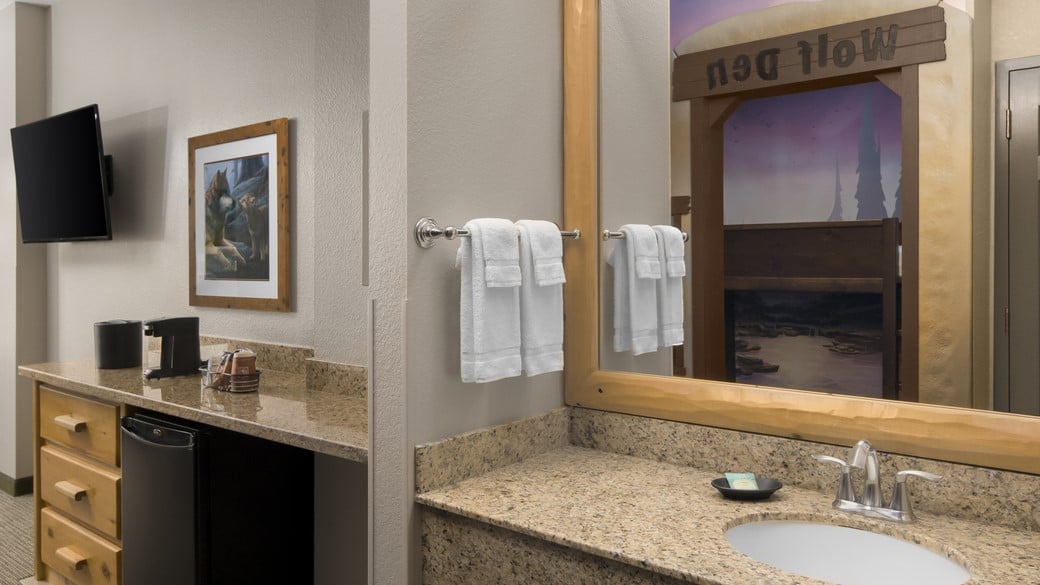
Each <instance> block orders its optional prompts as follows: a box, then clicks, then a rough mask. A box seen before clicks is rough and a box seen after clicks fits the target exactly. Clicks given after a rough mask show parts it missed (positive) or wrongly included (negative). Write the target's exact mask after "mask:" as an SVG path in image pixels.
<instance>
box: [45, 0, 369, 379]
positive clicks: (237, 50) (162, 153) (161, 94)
mask: <svg viewBox="0 0 1040 585" xmlns="http://www.w3.org/2000/svg"><path fill="white" fill-rule="evenodd" d="M366 6H367V4H366V3H365V2H361V1H359V0H352V1H350V2H334V1H332V0H320V1H316V0H311V1H306V2H292V3H285V2H276V1H273V0H232V1H227V2H218V3H212V2H204V1H201V0H191V1H186V2H160V1H152V0H148V1H141V2H124V1H120V0H93V1H91V2H66V3H58V4H56V5H55V6H54V7H53V8H52V9H51V12H52V38H53V45H52V52H51V67H52V69H51V75H50V79H51V98H50V108H49V110H50V111H51V112H62V111H66V110H68V109H71V108H75V107H79V106H81V105H84V104H88V103H93V102H97V103H98V104H99V107H100V110H101V116H102V122H103V124H102V130H103V133H104V138H105V147H106V150H107V151H108V152H109V153H110V154H112V155H113V156H114V159H115V189H116V193H115V195H114V197H113V199H112V205H113V219H112V222H113V230H114V239H113V241H111V242H91V243H80V244H57V245H51V246H49V280H50V286H49V287H48V291H49V295H48V299H49V311H48V312H49V315H50V317H51V319H50V323H49V326H48V339H49V344H50V346H49V351H50V357H51V358H52V359H72V358H77V357H84V356H88V355H90V352H91V347H92V346H91V344H92V337H91V336H92V328H91V325H92V323H94V322H95V321H100V320H105V319H113V318H134V319H148V318H152V317H159V316H163V315H198V316H199V317H200V319H201V329H202V331H203V332H205V333H212V334H219V335H224V336H230V337H236V338H240V339H258V340H265V341H272V342H283V343H292V344H299V345H308V346H313V345H317V344H318V343H317V342H318V341H320V342H321V343H320V346H319V347H316V349H317V350H318V354H319V355H320V356H321V357H326V358H329V359H335V360H339V361H346V362H350V363H357V364H363V363H364V359H365V356H366V353H367V343H366V341H365V338H364V330H365V329H364V319H363V315H364V314H365V309H364V307H365V298H364V294H363V292H362V289H361V287H360V282H359V279H360V276H359V275H360V263H359V261H358V257H359V254H358V250H359V248H360V239H359V236H358V234H359V233H360V232H361V214H360V200H361V195H360V189H361V155H360V152H361V144H360V141H361V132H360V127H361V122H360V120H361V113H362V110H363V109H364V107H366V103H367V100H366V97H367V80H366V78H367V54H366V53H365V48H366V45H367V43H366V39H367V37H366V35H365V34H364V32H365V30H366V29H367V14H366V11H367V7H366ZM340 27H345V28H344V29H341V28H340ZM281 116H286V117H289V118H290V120H291V122H290V149H291V158H292V162H291V167H290V168H291V181H290V186H289V189H290V197H291V200H292V203H291V205H290V210H291V211H290V213H291V216H292V219H291V232H292V236H291V248H292V253H291V258H292V269H291V273H292V297H293V299H292V305H293V311H292V312H290V313H285V314H277V313H267V312H253V311H230V310H222V309H199V308H192V307H189V306H188V299H187V287H188V281H187V272H188V270H187V253H188V251H187V248H188V246H187V238H188V233H187V231H188V228H187V225H188V224H187V213H186V206H185V202H186V199H187V188H188V187H187V168H186V165H187V139H188V138H189V137H191V136H196V135H199V134H204V133H209V132H214V131H218V130H223V129H227V128H233V127H236V126H240V125H245V124H250V123H253V122H259V121H262V120H268V119H271V118H276V117H281ZM317 217H321V218H322V219H321V220H320V221H318V220H316V218H317ZM319 322H320V323H321V325H320V326H317V325H316V324H317V323H319Z"/></svg>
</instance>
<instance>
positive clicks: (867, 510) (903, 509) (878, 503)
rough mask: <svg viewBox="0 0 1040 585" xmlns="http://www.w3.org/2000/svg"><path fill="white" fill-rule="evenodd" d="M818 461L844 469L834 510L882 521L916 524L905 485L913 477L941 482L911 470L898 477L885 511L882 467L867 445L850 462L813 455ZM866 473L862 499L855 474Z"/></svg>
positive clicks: (855, 449)
mask: <svg viewBox="0 0 1040 585" xmlns="http://www.w3.org/2000/svg"><path fill="white" fill-rule="evenodd" d="M813 458H814V459H816V460H817V461H824V462H827V463H837V464H838V465H840V466H841V480H840V481H839V483H838V494H837V496H835V498H834V504H833V505H834V507H835V508H836V509H838V510H843V511H845V512H850V513H853V514H863V515H865V516H870V517H872V518H883V519H885V520H894V521H897V522H913V520H914V512H913V510H912V509H911V507H910V497H909V493H908V490H907V487H906V485H905V483H906V479H907V478H908V477H910V476H913V477H920V478H922V479H926V480H928V481H938V480H940V479H942V476H939V475H935V474H934V473H928V472H927V471H918V470H916V469H909V470H905V471H900V472H898V473H896V478H895V482H894V486H893V488H892V500H891V501H890V503H889V505H888V507H887V508H886V507H885V506H884V504H883V501H884V500H883V497H882V494H881V467H880V465H879V464H878V456H877V451H876V450H875V449H874V447H872V446H871V445H870V443H868V442H867V441H865V440H863V441H859V442H857V443H856V444H855V445H854V446H853V447H852V449H850V450H849V457H848V460H841V459H838V458H837V457H831V456H830V455H813ZM853 469H861V470H863V475H864V477H863V495H862V496H859V495H857V492H856V486H855V485H854V484H853V477H852V470H853Z"/></svg>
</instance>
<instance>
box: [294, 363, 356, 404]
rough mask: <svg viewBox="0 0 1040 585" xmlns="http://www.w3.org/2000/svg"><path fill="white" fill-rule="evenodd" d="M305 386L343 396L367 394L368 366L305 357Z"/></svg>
mask: <svg viewBox="0 0 1040 585" xmlns="http://www.w3.org/2000/svg"><path fill="white" fill-rule="evenodd" d="M305 361H306V363H307V387H308V388H310V389H311V390H319V391H321V392H331V393H333V394H342V395H344V396H354V397H357V398H365V397H367V396H368V368H365V367H363V366H351V365H347V364H338V363H336V362H326V361H322V360H319V359H317V358H313V357H312V358H307V359H306V360H305Z"/></svg>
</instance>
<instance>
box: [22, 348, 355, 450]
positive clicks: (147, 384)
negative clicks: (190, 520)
mask: <svg viewBox="0 0 1040 585" xmlns="http://www.w3.org/2000/svg"><path fill="white" fill-rule="evenodd" d="M18 373H19V374H20V375H22V376H25V377H28V378H32V379H34V380H38V381H40V382H44V383H47V384H50V385H53V386H57V387H60V388H65V389H68V390H72V391H75V392H78V393H80V394H83V395H86V396H93V397H95V398H99V399H101V400H106V401H109V402H115V403H121V404H127V405H131V406H136V407H140V408H146V409H149V410H153V411H156V412H161V413H164V414H169V415H173V416H177V417H180V418H183V419H187V420H192V421H196V422H201V423H205V424H208V425H212V426H215V427H220V428H224V429H228V430H232V431H237V432H240V433H243V434H246V435H252V436H254V437H260V438H262V439H268V440H271V441H275V442H278V443H284V444H286V445H292V446H295V447H301V448H303V449H307V450H309V451H315V452H318V453H324V454H327V455H332V456H334V457H339V458H342V459H350V460H352V461H358V462H362V463H363V462H366V461H368V401H367V399H365V398H360V397H353V396H344V395H341V394H334V393H330V392H319V391H314V390H309V389H308V388H307V382H306V376H304V375H302V374H290V373H285V372H279V371H275V370H271V369H263V371H262V374H261V378H260V390H259V391H257V392H249V393H243V394H234V393H230V392H221V391H219V390H213V389H212V388H204V387H202V384H201V381H200V378H199V377H198V376H179V377H175V378H164V379H161V380H145V379H144V378H143V377H142V376H141V368H139V367H138V368H128V369H121V370H99V369H97V368H95V367H94V361H93V360H90V359H85V360H79V361H71V362H59V363H45V364H33V365H26V366H19V368H18Z"/></svg>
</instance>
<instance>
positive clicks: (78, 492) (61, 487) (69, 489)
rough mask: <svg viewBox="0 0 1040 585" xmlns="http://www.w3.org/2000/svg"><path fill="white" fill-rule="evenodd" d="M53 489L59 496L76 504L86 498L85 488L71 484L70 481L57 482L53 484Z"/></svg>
mask: <svg viewBox="0 0 1040 585" xmlns="http://www.w3.org/2000/svg"><path fill="white" fill-rule="evenodd" d="M54 489H55V490H57V491H58V493H59V494H61V495H63V496H65V497H67V498H71V499H73V500H76V501H77V502H78V501H80V500H82V499H83V498H85V497H87V488H85V487H83V486H81V485H77V484H74V483H72V482H71V481H59V482H57V483H55V484H54Z"/></svg>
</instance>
